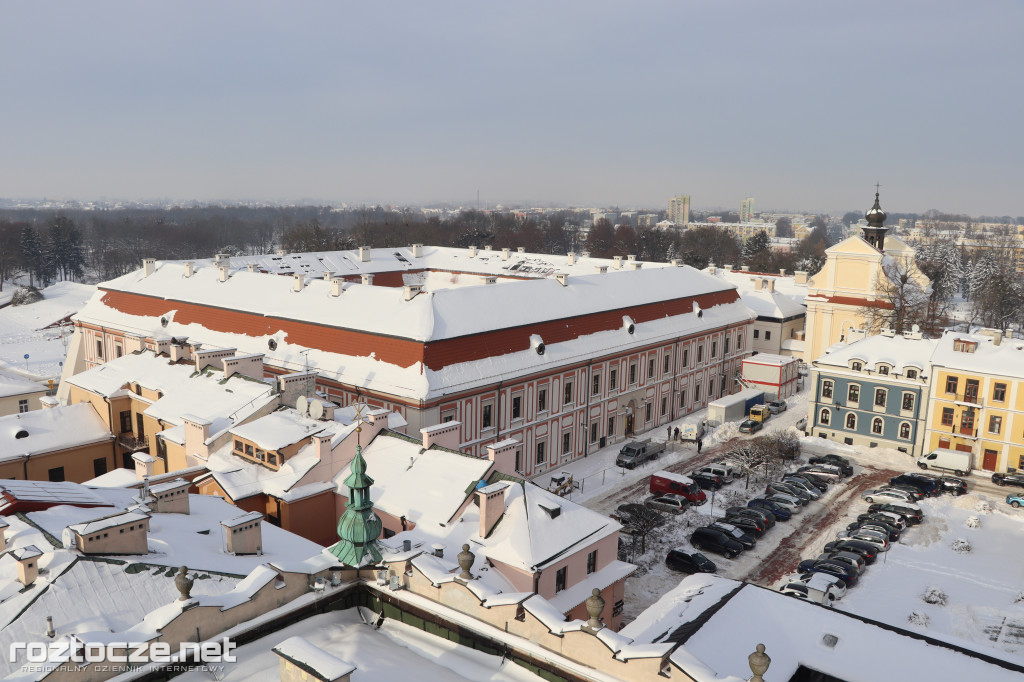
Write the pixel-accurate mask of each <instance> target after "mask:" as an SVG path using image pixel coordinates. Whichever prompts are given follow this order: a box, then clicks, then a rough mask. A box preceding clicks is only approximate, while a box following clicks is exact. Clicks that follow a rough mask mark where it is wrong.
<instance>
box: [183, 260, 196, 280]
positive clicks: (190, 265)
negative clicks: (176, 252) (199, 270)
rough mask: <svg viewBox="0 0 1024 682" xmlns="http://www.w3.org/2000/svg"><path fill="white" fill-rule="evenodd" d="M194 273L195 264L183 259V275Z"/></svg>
mask: <svg viewBox="0 0 1024 682" xmlns="http://www.w3.org/2000/svg"><path fill="white" fill-rule="evenodd" d="M194 274H196V264H195V263H193V262H192V261H190V260H187V261H185V276H186V277H191V276H192V275H194Z"/></svg>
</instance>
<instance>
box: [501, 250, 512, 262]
mask: <svg viewBox="0 0 1024 682" xmlns="http://www.w3.org/2000/svg"><path fill="white" fill-rule="evenodd" d="M511 251H512V250H511V249H502V250H501V260H508V255H509V253H511Z"/></svg>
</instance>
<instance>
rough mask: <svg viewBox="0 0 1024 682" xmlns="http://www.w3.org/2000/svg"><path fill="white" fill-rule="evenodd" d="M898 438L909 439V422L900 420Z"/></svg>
mask: <svg viewBox="0 0 1024 682" xmlns="http://www.w3.org/2000/svg"><path fill="white" fill-rule="evenodd" d="M900 438H902V439H903V440H910V422H900Z"/></svg>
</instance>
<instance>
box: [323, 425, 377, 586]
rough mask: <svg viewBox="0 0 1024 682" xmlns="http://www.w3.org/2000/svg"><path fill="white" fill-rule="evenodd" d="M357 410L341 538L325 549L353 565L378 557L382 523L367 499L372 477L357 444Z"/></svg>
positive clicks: (360, 429) (341, 524)
mask: <svg viewBox="0 0 1024 682" xmlns="http://www.w3.org/2000/svg"><path fill="white" fill-rule="evenodd" d="M360 412H361V410H357V411H356V456H355V457H354V458H353V459H352V464H351V473H350V474H349V476H348V478H346V479H345V485H347V486H348V490H349V493H348V504H347V505H346V507H347V509H345V513H344V514H342V515H341V518H340V519H338V537H339V538H341V539H340V540H339V541H338V542H336V543H334V544H333V545H332V546H331V547H330V548H328V550H327V551H329V552H330V553H331V554H333V555H334V556H335V557H337V559H338V561H340V562H341V563H343V564H345V565H346V566H353V567H356V568H358V567H360V566H364V565H366V564H371V563H378V562H379V561H380V560H381V554H380V549H378V548H377V538H379V537H380V532H381V529H382V528H383V525H384V524H383V523H382V522H381V520H380V517H378V516H377V515H376V514H374V513H373V502H371V501H370V486H371V485H373V479H372V478H370V477H369V476H367V475H366V460H365V459H363V448H362V446H361V445H360V444H359V432H360V431H362V427H361V426H360V425H359V424H360V423H361V421H362V414H361V413H360Z"/></svg>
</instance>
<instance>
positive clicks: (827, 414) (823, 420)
mask: <svg viewBox="0 0 1024 682" xmlns="http://www.w3.org/2000/svg"><path fill="white" fill-rule="evenodd" d="M831 421H832V411H831V410H829V409H828V408H824V409H823V410H822V411H821V413H820V414H819V415H818V423H819V424H824V425H825V426H828V425H829V422H831Z"/></svg>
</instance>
